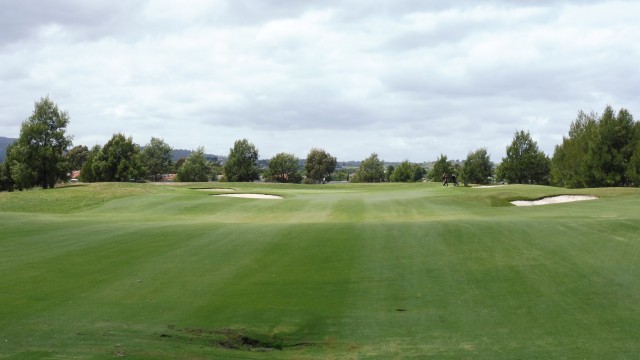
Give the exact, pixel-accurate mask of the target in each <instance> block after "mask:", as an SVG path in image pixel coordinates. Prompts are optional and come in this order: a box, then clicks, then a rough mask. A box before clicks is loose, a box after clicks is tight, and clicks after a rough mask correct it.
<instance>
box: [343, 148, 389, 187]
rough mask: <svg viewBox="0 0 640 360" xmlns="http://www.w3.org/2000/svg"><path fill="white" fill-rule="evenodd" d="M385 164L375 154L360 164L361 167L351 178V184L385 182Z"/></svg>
mask: <svg viewBox="0 0 640 360" xmlns="http://www.w3.org/2000/svg"><path fill="white" fill-rule="evenodd" d="M384 181H385V174H384V162H383V161H382V160H380V159H379V158H378V154H376V153H373V154H371V155H370V156H369V157H368V158H366V159H364V160H363V161H362V162H361V163H360V167H359V168H358V170H357V171H356V173H355V174H353V176H352V177H351V182H364V183H376V182H384Z"/></svg>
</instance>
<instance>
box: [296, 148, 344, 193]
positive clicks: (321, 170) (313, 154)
mask: <svg viewBox="0 0 640 360" xmlns="http://www.w3.org/2000/svg"><path fill="white" fill-rule="evenodd" d="M336 164H337V160H336V158H335V157H333V156H331V154H329V153H328V152H326V151H324V150H322V149H318V148H312V149H311V150H310V151H309V154H308V155H307V161H306V162H305V164H304V169H305V172H306V176H307V179H309V180H310V181H311V182H314V183H316V184H318V183H323V182H325V181H328V180H329V176H330V175H331V173H333V171H334V170H335V169H336Z"/></svg>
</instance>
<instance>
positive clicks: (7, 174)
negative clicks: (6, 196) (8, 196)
mask: <svg viewBox="0 0 640 360" xmlns="http://www.w3.org/2000/svg"><path fill="white" fill-rule="evenodd" d="M13 185H14V183H13V178H12V177H11V167H9V162H8V161H5V162H3V163H1V164H0V191H13Z"/></svg>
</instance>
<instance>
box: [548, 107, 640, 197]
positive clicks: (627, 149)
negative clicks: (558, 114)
mask: <svg viewBox="0 0 640 360" xmlns="http://www.w3.org/2000/svg"><path fill="white" fill-rule="evenodd" d="M636 124H637V123H635V122H634V120H633V117H632V116H631V114H630V113H629V112H628V111H627V110H625V109H621V110H620V111H619V112H618V113H617V115H616V114H615V112H614V110H613V109H612V108H611V107H610V106H607V107H606V108H605V110H604V112H603V114H602V115H601V116H597V115H596V114H594V113H591V114H590V115H586V114H585V113H584V112H582V111H580V112H579V113H578V117H577V118H576V120H575V121H574V122H572V123H571V126H570V128H569V134H568V136H567V137H563V140H562V144H560V145H557V146H556V148H555V151H554V154H553V158H552V160H551V180H552V182H553V184H555V185H559V186H565V187H569V188H579V187H599V186H624V185H629V184H631V183H635V180H634V179H633V178H634V175H633V174H634V172H633V170H632V169H631V167H632V162H633V160H632V159H633V156H634V151H635V150H634V149H635V147H636V146H637V145H636V144H637V140H636V139H637V137H638V135H636V134H637V133H636V130H634V129H636V128H637V125H636Z"/></svg>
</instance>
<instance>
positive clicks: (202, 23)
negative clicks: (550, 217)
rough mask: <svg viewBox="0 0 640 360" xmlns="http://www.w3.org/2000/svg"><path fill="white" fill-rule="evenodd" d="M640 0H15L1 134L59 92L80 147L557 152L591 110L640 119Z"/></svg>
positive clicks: (5, 30)
mask: <svg viewBox="0 0 640 360" xmlns="http://www.w3.org/2000/svg"><path fill="white" fill-rule="evenodd" d="M638 14H640V2H639V1H635V0H633V1H588V0H584V1H552V0H537V1H534V0H526V1H506V0H502V1H500V0H494V1H472V0H467V1H464V0H461V1H424V0H378V1H364V0H349V1H347V0H344V1H339V0H322V1H313V0H310V1H299V0H180V1H173V0H171V1H170V0H148V1H142V0H140V1H133V0H132V1H113V0H48V1H46V2H45V1H40V0H0V136H8V137H17V135H18V134H19V131H20V124H21V123H22V121H24V120H25V119H26V118H27V117H28V116H29V115H30V114H31V112H32V111H33V105H34V102H35V101H37V100H39V99H40V98H41V97H42V96H46V95H49V96H50V98H51V99H52V100H53V101H54V102H56V103H57V104H58V105H59V106H60V108H62V109H64V110H66V111H67V112H68V113H69V116H70V119H71V121H70V124H69V127H68V129H67V131H68V133H69V134H70V135H73V136H74V144H75V145H80V144H82V145H88V146H92V145H95V144H100V145H103V144H104V143H105V142H106V141H107V140H108V139H109V138H111V136H112V135H113V134H114V133H117V132H122V133H124V134H125V135H127V136H132V137H133V139H134V141H135V142H136V143H138V144H141V145H144V144H146V143H148V142H149V140H150V138H151V137H152V136H154V137H160V138H163V139H164V140H165V141H166V142H167V143H169V144H170V145H171V146H172V147H174V148H184V149H194V148H196V147H198V146H204V147H205V150H206V151H207V152H209V153H215V154H221V155H226V154H228V152H229V148H230V147H232V146H233V142H234V141H235V140H237V139H242V138H247V139H248V140H249V141H250V142H252V143H253V144H255V145H256V147H257V148H258V150H259V152H260V157H261V158H270V157H271V156H273V155H275V154H276V153H278V152H289V153H293V154H295V155H296V156H298V157H302V158H304V157H306V155H307V153H308V152H309V150H310V149H311V148H312V147H320V148H323V149H325V150H327V151H328V152H330V153H331V154H332V155H334V156H337V157H338V160H362V159H364V158H365V157H367V156H369V155H370V154H371V153H373V152H375V153H377V154H378V155H379V156H380V158H381V159H384V160H387V161H402V160H405V159H407V160H411V161H416V162H419V161H429V160H435V159H436V158H437V157H438V155H440V154H445V155H447V156H448V157H449V159H464V158H465V157H466V155H467V154H468V153H469V152H470V151H472V150H475V149H478V148H481V147H484V148H487V149H488V151H489V153H490V155H491V158H492V160H494V161H499V160H500V159H501V158H502V157H503V156H504V153H505V147H506V146H507V145H508V144H509V143H510V142H511V140H512V139H513V135H514V133H515V131H516V130H528V131H530V133H531V136H532V137H533V138H534V140H536V141H537V142H538V145H539V147H540V149H541V150H543V151H544V152H545V153H547V154H549V155H551V154H552V153H553V149H554V146H555V145H556V144H558V143H560V142H561V140H562V136H563V135H564V134H566V133H567V131H568V128H569V125H570V123H571V122H572V121H573V120H574V119H575V118H576V115H577V113H578V111H579V110H584V111H585V112H591V111H594V112H597V113H601V112H602V111H603V109H604V107H605V106H606V105H611V106H612V107H613V108H614V109H616V110H618V109H620V108H626V109H628V110H629V111H631V113H632V114H634V115H635V116H636V118H638V117H640V103H639V101H638V100H639V98H638V96H639V94H640V89H638V87H639V86H640V21H638Z"/></svg>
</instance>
